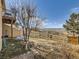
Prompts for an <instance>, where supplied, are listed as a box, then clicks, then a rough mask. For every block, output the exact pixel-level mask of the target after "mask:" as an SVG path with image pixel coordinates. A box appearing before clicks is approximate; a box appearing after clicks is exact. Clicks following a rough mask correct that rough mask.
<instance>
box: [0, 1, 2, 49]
mask: <svg viewBox="0 0 79 59" xmlns="http://www.w3.org/2000/svg"><path fill="white" fill-rule="evenodd" d="M1 12H2V6H1V0H0V51H1V48H2V38H1V36H2V16H1Z"/></svg>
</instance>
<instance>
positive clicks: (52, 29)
mask: <svg viewBox="0 0 79 59" xmlns="http://www.w3.org/2000/svg"><path fill="white" fill-rule="evenodd" d="M41 31H57V32H65V31H66V30H65V29H64V28H44V29H41Z"/></svg>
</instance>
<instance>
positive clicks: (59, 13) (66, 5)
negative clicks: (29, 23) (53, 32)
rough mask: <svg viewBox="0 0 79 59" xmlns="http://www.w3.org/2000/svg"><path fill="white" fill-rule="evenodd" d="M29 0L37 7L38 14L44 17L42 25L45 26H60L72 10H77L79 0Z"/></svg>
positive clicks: (78, 8)
mask: <svg viewBox="0 0 79 59" xmlns="http://www.w3.org/2000/svg"><path fill="white" fill-rule="evenodd" d="M25 1H26V0H25ZM31 1H32V2H33V3H34V4H35V5H36V6H37V7H38V13H39V16H41V17H42V18H46V19H45V20H44V21H45V22H44V23H45V25H44V27H47V28H61V27H62V25H63V24H64V22H65V20H67V19H68V17H69V15H70V14H71V13H72V12H78V11H79V0H31Z"/></svg>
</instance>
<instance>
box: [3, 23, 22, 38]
mask: <svg viewBox="0 0 79 59" xmlns="http://www.w3.org/2000/svg"><path fill="white" fill-rule="evenodd" d="M5 34H7V35H8V36H9V37H11V26H10V24H9V25H7V24H3V35H5ZM19 35H22V31H21V30H19V29H18V28H16V27H13V37H16V36H19Z"/></svg>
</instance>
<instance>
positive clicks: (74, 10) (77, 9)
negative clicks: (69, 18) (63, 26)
mask: <svg viewBox="0 0 79 59" xmlns="http://www.w3.org/2000/svg"><path fill="white" fill-rule="evenodd" d="M73 12H76V13H79V7H76V8H72V9H71V13H73Z"/></svg>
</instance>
